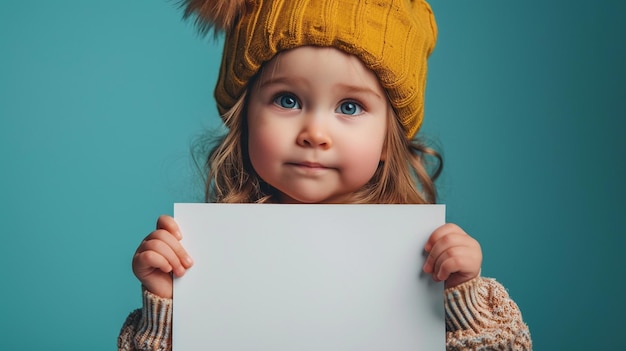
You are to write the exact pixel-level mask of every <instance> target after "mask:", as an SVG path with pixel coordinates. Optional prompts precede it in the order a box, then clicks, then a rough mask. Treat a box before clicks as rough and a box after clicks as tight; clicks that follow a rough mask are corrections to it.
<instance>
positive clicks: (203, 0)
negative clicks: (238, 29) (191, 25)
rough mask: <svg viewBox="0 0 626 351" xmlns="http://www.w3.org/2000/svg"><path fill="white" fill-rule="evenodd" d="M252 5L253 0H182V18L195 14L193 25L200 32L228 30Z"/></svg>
mask: <svg viewBox="0 0 626 351" xmlns="http://www.w3.org/2000/svg"><path fill="white" fill-rule="evenodd" d="M252 5H253V0H182V1H181V7H184V8H185V12H184V15H183V18H185V19H186V18H189V17H192V16H194V15H195V16H196V19H195V25H196V26H197V27H198V30H199V31H200V33H202V34H207V33H208V32H209V31H211V30H213V31H214V33H215V34H216V35H217V33H218V32H219V31H225V32H228V31H229V30H230V29H231V28H233V26H234V25H235V23H236V21H237V20H238V19H239V18H240V17H241V16H243V15H244V14H245V13H246V11H248V10H249V8H250V7H251V6H252Z"/></svg>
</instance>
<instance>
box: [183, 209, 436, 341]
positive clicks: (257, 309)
mask: <svg viewBox="0 0 626 351" xmlns="http://www.w3.org/2000/svg"><path fill="white" fill-rule="evenodd" d="M174 217H175V219H176V221H177V222H178V224H179V226H180V229H181V232H182V233H183V241H182V242H183V245H184V246H185V248H186V250H187V251H188V252H189V254H190V255H191V256H192V258H193V259H194V261H195V264H194V266H193V267H192V268H191V269H189V270H188V271H187V273H186V274H185V275H184V276H183V277H181V278H177V279H175V280H174V309H173V334H172V335H173V351H190V350H209V351H211V350H216V351H217V350H219V351H252V350H263V351H265V350H268V351H294V350H298V351H314V350H315V351H320V350H328V351H330V350H332V351H352V350H358V351H383V350H385V351H387V350H394V351H409V350H410V351H419V350H444V349H445V323H444V308H443V283H435V282H433V281H432V278H431V277H430V276H428V275H426V274H424V273H423V272H422V266H423V264H424V260H425V257H426V256H425V253H424V251H423V247H424V244H425V243H426V241H427V239H428V237H429V236H430V234H431V233H432V232H433V231H434V230H435V229H436V228H437V227H439V226H441V225H442V224H444V223H445V206H444V205H282V204H175V205H174Z"/></svg>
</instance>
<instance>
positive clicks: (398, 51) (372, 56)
mask: <svg viewBox="0 0 626 351" xmlns="http://www.w3.org/2000/svg"><path fill="white" fill-rule="evenodd" d="M188 2H191V3H193V2H196V3H197V1H188ZM247 5H248V6H247V8H246V11H245V12H244V13H242V14H240V15H239V17H238V19H237V20H236V21H235V24H234V26H233V28H231V29H228V28H227V29H226V38H225V42H224V51H223V56H222V64H221V68H220V74H219V78H218V82H217V86H216V88H215V98H216V101H217V106H218V109H219V112H220V114H224V113H225V112H226V111H228V110H229V109H230V108H231V107H232V106H233V105H234V104H235V103H236V101H237V100H238V99H239V98H240V97H241V95H242V94H243V92H244V90H245V89H246V88H247V86H248V83H249V81H250V79H251V78H252V77H253V76H254V75H255V74H257V72H258V71H259V70H260V69H261V67H262V65H263V64H264V63H265V62H268V61H270V60H271V59H272V58H273V57H274V56H276V55H277V54H278V53H280V52H282V51H285V50H289V49H294V48H297V47H301V46H307V45H311V46H322V47H334V48H337V49H339V50H342V51H344V52H346V53H349V54H352V55H355V56H357V57H358V58H359V59H361V61H362V62H363V63H364V64H365V66H366V67H368V68H369V69H370V70H372V71H373V72H374V73H375V74H376V75H377V77H378V79H379V80H380V83H381V85H382V87H383V88H384V89H385V91H386V92H387V95H388V98H389V101H390V102H391V105H392V106H393V108H394V110H395V112H396V114H397V115H398V117H399V119H400V122H401V123H402V126H403V127H404V130H405V134H406V136H407V137H408V138H412V137H413V136H414V135H415V133H416V132H417V130H418V129H419V127H420V125H421V123H422V118H423V114H424V89H425V85H426V73H427V64H426V61H427V58H428V56H429V55H430V53H431V52H432V50H433V49H434V46H435V42H436V38H437V27H436V24H435V19H434V16H433V13H432V10H431V8H430V6H429V5H428V4H427V3H426V2H425V1H424V0H248V1H247ZM187 11H188V13H189V12H193V11H196V10H195V9H192V8H191V6H190V5H189V4H188V8H187ZM197 12H198V13H199V16H201V15H202V14H201V13H200V11H197ZM200 19H201V20H202V18H200Z"/></svg>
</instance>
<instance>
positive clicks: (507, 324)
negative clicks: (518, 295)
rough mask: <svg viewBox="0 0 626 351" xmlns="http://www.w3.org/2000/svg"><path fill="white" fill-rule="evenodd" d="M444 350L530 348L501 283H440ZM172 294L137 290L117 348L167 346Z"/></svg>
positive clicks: (155, 350)
mask: <svg viewBox="0 0 626 351" xmlns="http://www.w3.org/2000/svg"><path fill="white" fill-rule="evenodd" d="M444 306H445V315H446V350H450V351H460V350H464V351H465V350H477V351H478V350H532V343H531V340H530V332H529V330H528V326H526V324H524V322H523V321H522V315H521V313H520V310H519V308H518V307H517V305H516V304H515V302H514V301H513V300H511V298H510V297H509V294H508V293H507V292H506V290H505V288H504V287H503V286H502V285H501V284H499V283H498V282H496V281H495V280H494V279H490V278H483V277H478V278H475V279H472V280H470V281H468V282H465V283H463V284H461V285H458V286H456V287H454V288H449V289H446V290H445V292H444ZM171 331H172V300H171V299H164V298H161V297H158V296H156V295H154V294H152V293H150V292H149V291H144V292H143V308H141V309H137V310H135V311H133V312H132V313H131V314H130V315H129V316H128V318H127V319H126V321H125V323H124V325H123V326H122V330H121V332H120V335H119V338H118V341H117V348H118V351H147V350H149V351H169V350H171V348H172V346H171Z"/></svg>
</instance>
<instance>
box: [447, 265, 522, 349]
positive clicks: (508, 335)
mask: <svg viewBox="0 0 626 351" xmlns="http://www.w3.org/2000/svg"><path fill="white" fill-rule="evenodd" d="M444 305H445V311H446V349H447V350H449V351H456V350H459V351H460V350H464V351H465V350H532V342H531V339H530V332H529V330H528V326H527V325H526V324H524V322H523V321H522V314H521V312H520V310H519V308H518V307H517V305H516V304H515V302H514V301H513V300H511V298H510V297H509V294H508V293H507V292H506V290H505V288H504V287H503V286H502V285H501V284H499V283H498V282H496V281H495V279H490V278H482V277H478V278H475V279H472V280H470V281H468V282H465V283H463V284H461V285H459V286H456V287H454V288H450V289H446V291H445V296H444Z"/></svg>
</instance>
